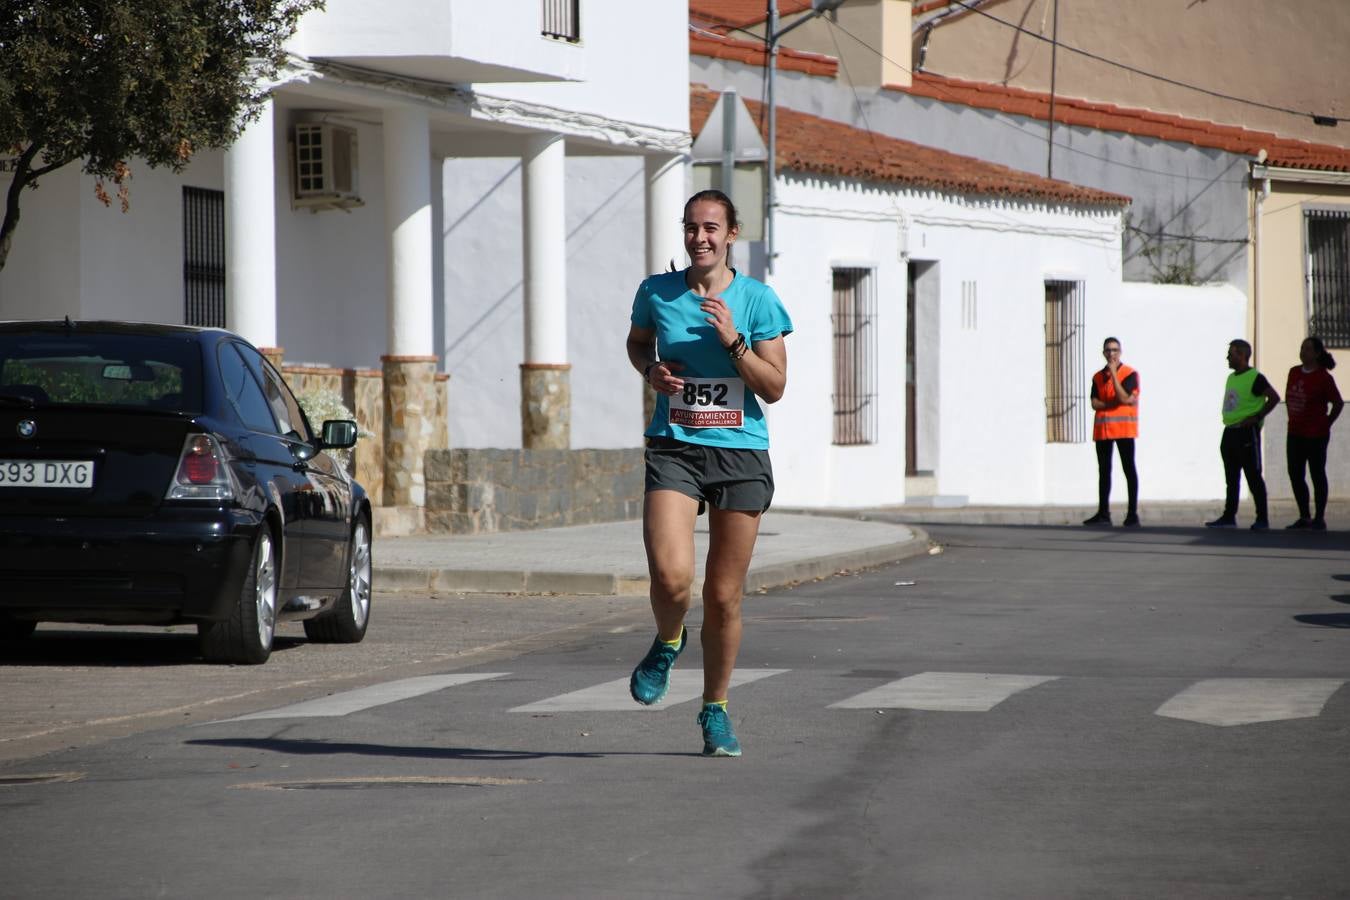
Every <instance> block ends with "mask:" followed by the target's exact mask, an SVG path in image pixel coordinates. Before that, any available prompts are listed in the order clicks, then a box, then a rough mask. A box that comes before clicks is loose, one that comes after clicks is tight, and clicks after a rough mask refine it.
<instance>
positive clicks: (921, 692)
mask: <svg viewBox="0 0 1350 900" xmlns="http://www.w3.org/2000/svg"><path fill="white" fill-rule="evenodd" d="M1058 677H1059V676H1057V675H997V674H993V673H988V672H923V673H921V674H919V675H911V676H909V677H908V678H901V679H900V680H899V681H892V682H889V683H888V684H883V685H881V686H880V687H876V688H873V689H872V690H870V691H863V692H862V693H861V694H855V695H854V696H852V697H849V698H848V699H846V700H840V701H839V702H838V703H831V704H830V707H829V708H830V709H925V710H935V711H939V712H988V711H989V710H991V709H993V708H994V707H995V706H998V705H999V704H1000V703H1002V702H1003V701H1004V700H1007V699H1008V698H1009V697H1011V696H1012V695H1013V694H1016V693H1019V692H1021V691H1025V690H1028V689H1030V688H1034V687H1036V686H1037V685H1040V684H1045V683H1046V682H1047V681H1054V680H1055V679H1056V678H1058Z"/></svg>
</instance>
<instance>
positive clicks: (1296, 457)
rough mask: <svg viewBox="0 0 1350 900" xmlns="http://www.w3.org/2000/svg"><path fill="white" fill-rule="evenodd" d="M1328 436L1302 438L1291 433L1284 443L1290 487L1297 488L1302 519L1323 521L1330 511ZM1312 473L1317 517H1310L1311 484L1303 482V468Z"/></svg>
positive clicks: (1299, 515) (1296, 494)
mask: <svg viewBox="0 0 1350 900" xmlns="http://www.w3.org/2000/svg"><path fill="white" fill-rule="evenodd" d="M1330 442H1331V438H1329V437H1299V436H1298V435H1296V434H1291V435H1289V436H1288V437H1286V438H1285V441H1284V455H1285V458H1286V459H1287V460H1288V462H1289V486H1290V487H1292V488H1293V489H1294V500H1295V502H1297V503H1298V517H1299V518H1300V519H1311V518H1316V519H1321V518H1323V517H1324V516H1325V515H1326V511H1327V444H1328V443H1330ZM1305 466H1306V467H1307V469H1308V470H1309V471H1310V472H1311V473H1312V485H1313V500H1314V502H1315V504H1316V509H1317V515H1316V516H1310V515H1308V483H1307V482H1306V481H1304V480H1303V470H1304V467H1305Z"/></svg>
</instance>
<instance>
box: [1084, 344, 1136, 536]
mask: <svg viewBox="0 0 1350 900" xmlns="http://www.w3.org/2000/svg"><path fill="white" fill-rule="evenodd" d="M1102 356H1104V357H1106V365H1105V366H1103V367H1102V370H1101V371H1100V372H1096V373H1094V374H1093V376H1092V397H1091V400H1092V408H1093V409H1094V410H1096V415H1095V416H1094V417H1093V420H1092V441H1093V443H1095V444H1096V445H1097V514H1096V515H1094V516H1092V518H1090V519H1084V520H1083V524H1084V525H1110V524H1111V455H1112V448H1118V449H1119V450H1120V468H1121V469H1123V470H1124V472H1125V487H1126V490H1127V491H1128V493H1129V503H1130V505H1129V507H1128V509H1127V510H1126V512H1125V522H1124V524H1125V525H1126V526H1127V527H1131V528H1133V527H1137V526H1138V525H1139V476H1138V475H1137V474H1136V473H1135V470H1134V439H1135V438H1136V437H1138V436H1139V373H1138V372H1136V371H1135V370H1134V369H1131V368H1130V367H1129V366H1127V365H1125V364H1124V363H1122V362H1121V361H1120V341H1119V340H1117V339H1116V338H1113V337H1109V338H1107V339H1106V340H1105V341H1103V342H1102Z"/></svg>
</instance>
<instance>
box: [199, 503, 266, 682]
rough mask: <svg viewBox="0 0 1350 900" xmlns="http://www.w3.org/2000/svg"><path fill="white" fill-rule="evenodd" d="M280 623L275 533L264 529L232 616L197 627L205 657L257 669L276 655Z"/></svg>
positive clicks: (259, 537)
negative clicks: (273, 652) (275, 637)
mask: <svg viewBox="0 0 1350 900" xmlns="http://www.w3.org/2000/svg"><path fill="white" fill-rule="evenodd" d="M276 619H277V554H276V541H275V539H274V538H273V537H272V529H271V528H269V527H268V526H266V525H264V526H262V528H260V529H259V531H258V537H257V539H256V540H255V541H254V543H253V554H252V562H251V563H250V565H249V570H248V575H247V576H246V577H245V579H244V584H243V586H242V588H241V589H240V591H239V597H238V599H237V600H236V601H235V604H234V608H233V609H231V610H230V615H229V616H228V617H227V618H226V619H224V620H223V621H219V622H203V623H201V624H200V625H198V626H197V633H198V635H199V636H200V638H201V647H202V655H203V656H205V657H206V658H207V659H209V660H213V661H215V662H228V663H243V664H245V665H257V664H259V663H265V662H267V658H268V657H269V656H271V655H272V639H273V636H274V635H275V632H276Z"/></svg>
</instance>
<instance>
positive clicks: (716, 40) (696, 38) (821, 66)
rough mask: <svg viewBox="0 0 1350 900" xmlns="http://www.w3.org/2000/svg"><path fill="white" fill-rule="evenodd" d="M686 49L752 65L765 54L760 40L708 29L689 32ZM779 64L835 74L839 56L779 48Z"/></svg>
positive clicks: (761, 62) (763, 59)
mask: <svg viewBox="0 0 1350 900" xmlns="http://www.w3.org/2000/svg"><path fill="white" fill-rule="evenodd" d="M689 52H690V54H694V55H698V56H710V57H712V58H713V59H730V60H734V61H736V62H742V63H747V64H749V65H752V66H763V65H765V63H766V56H767V55H768V54H767V53H766V52H765V50H764V44H763V42H762V41H743V40H740V39H738V38H730V37H726V36H725V35H717V34H712V33H711V32H707V31H694V30H690V32H689ZM778 68H779V70H780V71H790V72H805V73H806V74H807V75H825V76H829V77H834V75H835V74H836V73H837V72H838V71H839V60H837V59H835V58H834V57H832V56H824V55H822V54H819V53H807V52H805V51H802V50H788V49H787V48H785V47H779V48H778Z"/></svg>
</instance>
